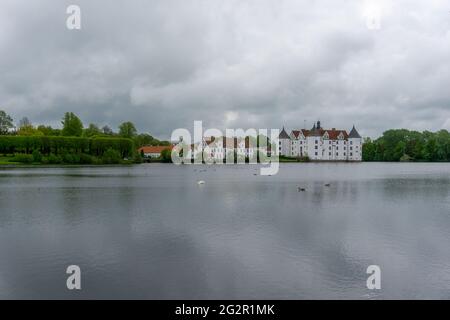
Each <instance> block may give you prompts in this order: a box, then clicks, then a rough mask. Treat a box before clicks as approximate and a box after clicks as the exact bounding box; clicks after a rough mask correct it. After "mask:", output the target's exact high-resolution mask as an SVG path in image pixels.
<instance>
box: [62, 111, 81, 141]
mask: <svg viewBox="0 0 450 320" xmlns="http://www.w3.org/2000/svg"><path fill="white" fill-rule="evenodd" d="M62 125H63V129H62V132H61V134H62V135H63V136H66V137H81V135H82V134H83V123H82V122H81V120H80V118H78V117H77V116H76V115H75V114H74V113H73V112H66V114H65V115H64V119H63V121H62Z"/></svg>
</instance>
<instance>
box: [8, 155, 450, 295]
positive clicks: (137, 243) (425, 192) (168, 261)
mask: <svg viewBox="0 0 450 320" xmlns="http://www.w3.org/2000/svg"><path fill="white" fill-rule="evenodd" d="M199 168H202V170H199ZM205 169H206V171H205ZM255 169H257V168H256V167H252V166H220V167H197V166H179V167H176V166H170V165H153V164H152V165H142V166H135V167H81V168H80V167H70V168H30V169H19V168H14V169H11V168H9V169H0V208H1V212H0V298H155V299H165V298H206V299H214V298H217V299H235V298H243V299H248V298H252V299H257V298H285V299H302V298H319V299H320V298H338V299H339V298H356V299H370V298H449V297H450V293H449V292H450V290H449V288H450V254H449V253H448V249H447V248H446V243H449V240H450V231H449V230H450V228H449V227H450V215H449V212H450V210H449V209H450V196H449V194H450V193H449V188H450V183H449V181H450V167H449V166H447V165H445V164H365V163H364V164H286V165H283V166H282V167H281V170H280V173H279V174H278V175H276V176H272V177H262V176H254V172H255ZM200 179H201V180H205V181H206V184H205V185H204V186H199V185H198V184H197V183H196V182H197V181H198V180H200ZM328 184H329V186H327V185H328ZM298 186H301V187H304V188H305V191H304V192H299V191H298ZM69 264H78V265H80V267H81V268H82V271H83V290H82V292H78V293H74V292H69V291H68V290H66V289H65V276H66V275H65V268H66V266H67V265H69ZM370 264H377V265H379V266H380V267H381V269H382V277H383V278H382V279H383V280H382V286H383V289H382V290H381V291H380V292H371V291H369V290H367V289H366V287H365V282H366V277H367V275H366V273H365V271H366V268H367V266H368V265H370Z"/></svg>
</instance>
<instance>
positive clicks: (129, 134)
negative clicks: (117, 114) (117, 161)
mask: <svg viewBox="0 0 450 320" xmlns="http://www.w3.org/2000/svg"><path fill="white" fill-rule="evenodd" d="M119 135H120V136H121V137H122V138H128V139H132V138H134V137H135V136H136V135H137V130H136V127H135V126H134V124H133V123H132V122H129V121H128V122H124V123H122V124H121V125H120V126H119Z"/></svg>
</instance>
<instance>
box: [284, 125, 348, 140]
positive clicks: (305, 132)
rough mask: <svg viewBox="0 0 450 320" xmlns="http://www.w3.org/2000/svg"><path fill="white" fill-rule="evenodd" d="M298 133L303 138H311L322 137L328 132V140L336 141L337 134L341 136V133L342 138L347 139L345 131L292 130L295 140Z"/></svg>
mask: <svg viewBox="0 0 450 320" xmlns="http://www.w3.org/2000/svg"><path fill="white" fill-rule="evenodd" d="M300 131H301V132H302V133H303V135H304V136H305V137H308V136H313V135H317V136H323V135H324V134H325V132H328V136H329V139H330V140H337V138H338V136H339V134H341V132H342V134H343V136H344V139H347V138H348V134H347V131H345V130H336V129H334V130H324V129H322V128H320V129H316V130H315V131H311V130H305V129H301V130H293V131H292V133H293V135H294V137H295V138H298V137H299V135H300Z"/></svg>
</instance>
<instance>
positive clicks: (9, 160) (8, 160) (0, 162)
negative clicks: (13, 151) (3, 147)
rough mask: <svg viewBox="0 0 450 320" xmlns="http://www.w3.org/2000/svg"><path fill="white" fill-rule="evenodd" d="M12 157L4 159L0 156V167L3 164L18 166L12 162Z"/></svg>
mask: <svg viewBox="0 0 450 320" xmlns="http://www.w3.org/2000/svg"><path fill="white" fill-rule="evenodd" d="M12 158H13V157H12V156H11V157H5V156H0V165H5V164H20V163H18V162H12V161H11V160H12Z"/></svg>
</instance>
